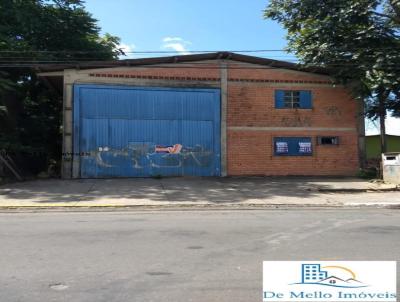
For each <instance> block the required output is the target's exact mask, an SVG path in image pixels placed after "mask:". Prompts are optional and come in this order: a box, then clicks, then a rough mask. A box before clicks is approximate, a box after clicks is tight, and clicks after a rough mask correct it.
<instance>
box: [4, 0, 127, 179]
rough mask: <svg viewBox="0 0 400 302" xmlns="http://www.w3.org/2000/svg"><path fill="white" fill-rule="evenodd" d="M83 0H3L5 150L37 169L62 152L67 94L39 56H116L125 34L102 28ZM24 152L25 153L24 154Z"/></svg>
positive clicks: (56, 59) (71, 59) (73, 58)
mask: <svg viewBox="0 0 400 302" xmlns="http://www.w3.org/2000/svg"><path fill="white" fill-rule="evenodd" d="M83 3H84V1H81V0H0V150H4V149H5V150H7V151H8V152H10V153H12V154H18V155H21V154H23V156H22V161H25V162H29V163H30V165H31V170H32V172H33V173H37V172H38V171H41V170H45V169H46V164H48V163H49V162H54V160H57V161H59V160H60V158H61V133H62V129H61V122H62V119H61V113H62V96H61V93H60V92H59V91H55V90H54V89H52V88H50V87H49V85H45V83H44V82H42V81H41V80H40V79H39V78H38V77H37V76H36V73H35V69H34V68H32V65H33V63H35V62H50V63H51V62H54V63H55V64H56V63H60V62H75V61H80V60H113V59H117V58H118V56H119V55H121V54H122V52H121V51H120V50H118V44H119V42H120V41H119V38H117V37H115V36H112V35H109V34H105V35H104V36H101V35H100V28H99V27H98V26H97V20H95V19H94V18H93V17H92V16H91V14H90V13H88V12H87V11H86V10H85V8H84V5H83ZM20 157H21V156H20Z"/></svg>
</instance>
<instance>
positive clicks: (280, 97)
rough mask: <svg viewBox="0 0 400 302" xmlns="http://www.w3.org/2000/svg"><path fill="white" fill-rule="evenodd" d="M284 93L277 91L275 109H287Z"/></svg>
mask: <svg viewBox="0 0 400 302" xmlns="http://www.w3.org/2000/svg"><path fill="white" fill-rule="evenodd" d="M284 95H285V93H284V91H283V90H275V108H285V102H284Z"/></svg>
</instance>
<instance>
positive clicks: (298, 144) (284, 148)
mask: <svg viewBox="0 0 400 302" xmlns="http://www.w3.org/2000/svg"><path fill="white" fill-rule="evenodd" d="M312 153H313V146H312V140H311V137H275V138H274V154H275V155H277V156H311V155H312Z"/></svg>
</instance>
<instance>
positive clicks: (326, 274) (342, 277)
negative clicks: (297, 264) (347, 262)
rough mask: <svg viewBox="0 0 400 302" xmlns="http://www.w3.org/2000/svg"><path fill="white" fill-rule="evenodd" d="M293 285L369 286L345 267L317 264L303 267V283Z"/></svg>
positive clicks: (308, 264) (303, 265)
mask: <svg viewBox="0 0 400 302" xmlns="http://www.w3.org/2000/svg"><path fill="white" fill-rule="evenodd" d="M293 284H313V285H323V286H331V287H343V288H360V287H368V285H366V284H364V283H362V282H361V281H359V280H357V276H356V274H355V273H354V272H353V271H352V270H351V269H349V268H347V267H344V266H324V267H321V265H320V264H317V263H307V264H302V265H301V282H298V283H293Z"/></svg>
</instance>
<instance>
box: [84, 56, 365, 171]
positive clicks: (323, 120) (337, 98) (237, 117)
mask: <svg viewBox="0 0 400 302" xmlns="http://www.w3.org/2000/svg"><path fill="white" fill-rule="evenodd" d="M182 67H183V68H162V67H161V68H127V69H126V70H118V71H109V72H108V71H102V72H99V73H94V74H91V75H92V76H101V77H104V76H105V77H139V78H140V77H144V78H153V77H154V78H165V79H174V78H176V79H178V80H179V79H182V80H199V81H202V80H210V81H217V83H218V82H219V80H220V69H219V65H218V63H213V62H202V63H194V64H193V65H190V64H184V65H182ZM229 67H231V68H229V70H228V78H229V80H230V81H229V84H228V105H227V108H228V109H227V127H228V132H227V159H228V167H227V172H228V175H354V174H355V173H356V171H357V169H358V165H359V163H358V134H357V131H356V130H355V129H356V128H357V104H356V102H355V101H354V100H352V98H351V96H350V95H349V93H348V92H347V91H346V90H345V89H343V88H342V87H334V86H333V85H332V84H331V83H332V81H331V79H330V78H329V77H327V76H322V75H318V74H312V73H304V72H296V71H289V70H281V69H272V68H269V67H263V66H258V65H250V64H242V63H232V62H231V63H229ZM277 89H288V90H311V91H312V95H313V109H275V106H274V105H275V100H274V92H275V90H277ZM230 127H244V128H243V129H241V130H233V129H230ZM248 127H275V128H283V129H281V130H280V131H275V130H274V131H271V130H269V129H258V130H257V131H254V129H249V128H248ZM287 127H294V128H293V129H295V128H298V127H301V128H302V129H306V130H302V131H296V130H290V131H289V130H287V129H285V128H287ZM312 128H330V129H331V130H328V129H327V130H324V131H321V130H315V129H314V130H312ZM332 128H352V129H353V130H352V131H343V130H341V131H339V130H332ZM318 135H324V136H339V137H340V144H339V145H338V146H317V144H316V137H317V136H318ZM277 136H301V137H304V136H310V137H312V139H313V155H312V156H274V154H273V138H274V137H277Z"/></svg>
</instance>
